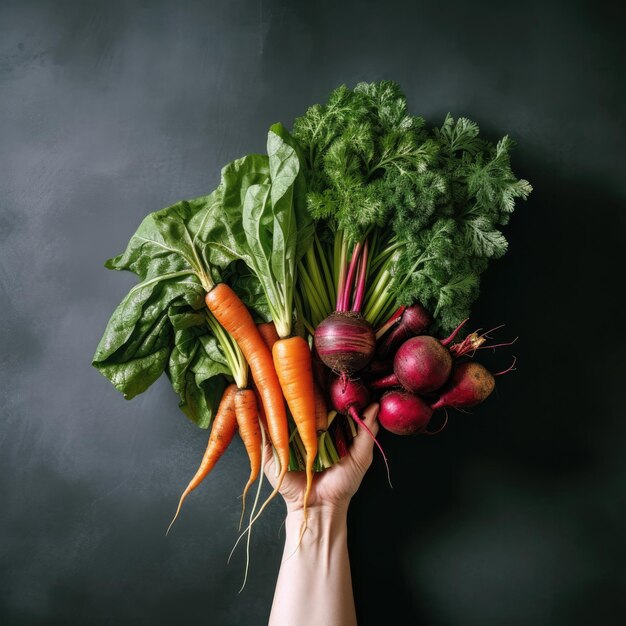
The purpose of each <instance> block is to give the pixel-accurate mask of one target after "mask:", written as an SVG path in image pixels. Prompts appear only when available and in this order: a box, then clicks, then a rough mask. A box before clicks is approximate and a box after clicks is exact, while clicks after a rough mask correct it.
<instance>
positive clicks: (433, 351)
mask: <svg viewBox="0 0 626 626" xmlns="http://www.w3.org/2000/svg"><path fill="white" fill-rule="evenodd" d="M451 371H452V355H451V354H450V350H448V349H447V348H446V347H445V346H443V345H442V342H441V341H439V340H438V339H436V338H435V337H431V336H430V335H418V336H417V337H411V338H410V339H407V340H406V341H405V342H404V343H403V344H402V345H401V346H400V347H399V348H398V351H397V352H396V356H395V357H394V360H393V372H394V373H393V374H390V375H388V376H385V377H383V378H379V379H378V380H376V381H373V382H372V383H371V385H370V386H371V387H372V388H373V389H386V388H387V387H395V386H401V387H404V389H406V390H407V391H412V392H414V393H428V392H430V391H435V390H436V389H439V388H440V387H441V386H442V385H443V384H444V383H445V382H446V380H448V377H449V376H450V373H451Z"/></svg>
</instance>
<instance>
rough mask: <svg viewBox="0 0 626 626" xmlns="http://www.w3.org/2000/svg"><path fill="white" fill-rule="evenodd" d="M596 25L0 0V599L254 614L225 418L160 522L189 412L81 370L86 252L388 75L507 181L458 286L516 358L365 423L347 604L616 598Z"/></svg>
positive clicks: (535, 607)
mask: <svg viewBox="0 0 626 626" xmlns="http://www.w3.org/2000/svg"><path fill="white" fill-rule="evenodd" d="M612 11H613V12H612ZM623 40H624V37H623V33H622V26H621V19H620V16H619V15H618V13H617V12H616V10H615V9H610V8H608V6H607V7H603V6H602V3H598V2H593V3H592V2H588V3H577V2H574V3H573V2H565V1H561V2H550V3H544V2H539V1H536V2H535V1H527V2H523V3H513V2H493V3H489V2H473V3H470V2H456V1H455V2H447V3H441V2H429V3H424V2H410V1H408V0H406V1H404V2H402V1H393V0H388V1H387V2H358V3H357V2H349V3H342V2H337V1H333V2H327V1H324V0H322V1H319V0H318V2H287V1H286V0H260V1H259V2H251V1H246V0H237V1H226V0H224V1H221V2H217V1H207V2H200V1H196V2H193V1H189V2H166V1H147V0H145V1H138V2H123V1H119V0H118V1H112V0H107V1H104V0H102V1H100V0H98V1H91V2H89V1H86V2H81V1H78V0H76V1H58V2H53V1H48V2H44V1H41V2H36V1H32V0H22V1H18V0H15V1H11V0H1V1H0V172H1V174H0V246H1V247H0V290H1V293H2V308H1V313H0V316H1V317H0V319H1V321H0V332H1V334H2V337H1V343H0V346H1V349H0V367H1V372H0V381H1V383H0V384H1V396H0V399H1V415H2V422H1V430H0V487H1V500H0V542H1V543H0V568H1V569H0V621H1V622H2V623H3V624H10V625H11V626H20V625H25V624H28V625H31V624H63V625H68V626H69V625H72V626H73V625H78V624H81V625H82V624H96V625H97V624H115V625H120V626H121V625H127V624H128V625H130V624H133V625H136V624H151V625H154V624H170V623H181V624H190V625H194V626H195V625H197V624H201V623H204V624H212V625H215V626H219V625H226V624H241V625H257V624H263V623H265V622H266V620H267V615H268V612H269V607H270V604H271V598H272V592H273V586H274V581H275V577H276V574H277V571H278V566H279V559H280V552H281V548H282V540H283V537H282V534H281V528H280V524H281V521H282V518H283V514H284V510H283V507H282V504H280V503H278V502H276V503H275V504H274V505H273V506H272V507H271V508H270V510H268V511H267V513H266V514H265V515H264V516H263V517H262V518H261V520H260V521H259V523H258V525H257V526H256V530H255V533H254V536H253V542H252V562H251V569H250V576H249V582H248V585H247V587H246V589H245V590H244V591H243V592H242V593H241V594H238V593H237V591H238V589H239V586H240V583H241V580H242V574H243V560H242V552H241V551H239V552H238V553H237V554H236V556H235V558H234V560H233V561H232V562H231V563H230V565H227V564H226V558H227V555H228V553H229V551H230V548H231V546H232V544H233V541H234V540H235V538H236V536H237V533H236V525H237V521H238V515H239V500H238V499H237V497H236V494H237V493H238V492H239V490H240V488H241V486H242V485H243V482H244V479H245V477H246V463H247V461H246V459H245V453H244V451H243V448H242V446H241V445H240V443H239V441H238V440H236V441H235V443H234V444H233V447H232V449H231V450H230V451H229V453H228V454H227V455H226V456H225V457H224V458H223V460H222V461H221V462H220V464H219V465H218V466H217V468H216V469H215V471H214V473H213V475H212V476H211V477H210V479H209V480H207V481H206V482H205V484H203V485H202V488H201V489H198V490H197V491H196V492H195V493H194V494H193V496H192V497H190V498H189V500H188V501H187V505H186V508H185V509H184V511H183V514H182V516H181V518H180V519H179V521H178V522H177V525H176V527H175V528H174V530H173V532H172V533H171V534H170V535H169V536H168V537H167V538H166V537H165V536H164V531H165V528H166V526H167V523H168V521H169V519H170V517H171V515H172V513H173V510H174V508H175V504H176V501H177V499H178V496H179V493H180V491H181V489H182V487H183V486H184V485H185V484H186V481H187V480H188V478H189V477H190V475H191V474H192V473H193V472H194V470H195V467H196V465H197V463H198V461H199V458H200V456H201V454H202V451H203V449H204V446H205V442H206V432H204V431H200V430H199V429H197V428H196V427H195V426H194V425H193V424H192V423H191V422H189V421H188V420H187V419H186V418H185V417H184V416H183V415H182V414H181V413H180V412H179V411H178V409H177V400H176V398H175V396H174V393H173V391H172V390H171V389H170V387H169V383H168V382H167V380H165V379H162V380H160V381H159V382H158V383H157V384H156V385H155V386H154V387H153V388H151V389H150V390H149V391H148V392H147V393H146V394H144V395H143V396H140V397H138V398H136V399H135V400H133V401H131V402H126V401H124V399H123V398H122V397H121V396H120V395H119V394H118V393H117V392H116V391H115V390H114V388H113V387H112V386H111V384H110V383H109V382H108V381H107V380H105V379H104V378H103V377H102V376H100V375H99V374H98V373H97V372H96V370H94V369H93V368H92V367H91V366H90V361H91V356H92V354H93V351H94V349H95V347H96V344H97V342H98V340H99V337H100V335H101V333H102V331H103V329H104V326H105V324H106V321H107V319H108V317H109V316H110V314H111V312H112V311H113V308H114V307H115V306H116V305H117V303H118V302H119V301H120V300H121V298H122V297H123V295H124V294H125V293H126V291H127V290H128V289H129V287H130V286H131V285H132V284H133V282H134V281H133V277H132V275H122V274H119V273H114V272H109V271H107V270H105V269H104V268H103V265H102V264H103V262H104V260H105V259H107V258H109V257H110V256H112V255H114V254H117V253H119V252H121V251H122V250H123V248H124V246H125V244H126V242H127V240H128V238H129V237H130V235H131V234H132V233H133V232H134V230H135V228H136V227H137V225H138V224H139V222H140V220H141V219H142V218H143V217H144V216H145V215H146V214H147V213H148V212H149V211H153V210H156V209H159V208H162V207H164V206H167V205H169V204H172V203H174V202H175V201H177V200H179V199H182V198H191V197H195V196H198V195H202V194H205V193H207V192H209V191H211V190H212V189H213V188H214V186H215V184H216V182H217V180H218V175H219V170H220V168H221V166H222V165H223V164H225V163H226V162H228V161H229V160H231V159H233V158H235V157H238V156H241V155H243V154H246V153H250V152H254V151H260V150H263V149H264V144H265V136H266V130H267V128H268V126H269V125H270V124H271V123H273V122H275V121H282V122H283V123H285V124H286V125H287V126H289V125H290V124H291V123H292V122H293V119H294V117H296V116H298V115H300V114H302V113H303V111H304V110H305V109H306V107H307V106H309V105H310V104H313V103H315V102H321V101H323V100H324V99H325V98H326V97H327V95H328V93H329V91H330V90H331V89H332V88H333V87H335V86H337V85H338V84H340V83H346V84H348V85H350V86H353V85H354V84H355V83H356V82H358V81H360V80H379V79H393V80H396V81H398V82H399V83H400V84H401V85H402V87H403V88H404V90H405V92H406V94H407V96H408V100H409V105H410V108H411V111H412V112H413V113H415V114H420V115H423V116H425V117H426V118H427V119H428V120H429V121H431V122H434V123H437V122H440V121H441V120H442V119H443V117H444V115H445V114H446V112H448V111H450V112H451V113H452V114H454V115H457V116H460V115H467V116H469V117H471V118H472V119H475V120H476V121H477V122H479V124H480V125H481V127H482V129H483V130H484V132H485V133H486V134H487V135H488V136H489V137H491V138H492V139H497V138H498V137H500V136H501V135H502V134H504V133H509V134H510V135H511V136H512V137H513V138H514V139H516V140H517V141H518V142H519V147H518V148H517V149H516V151H515V152H514V155H513V163H514V170H515V172H516V173H517V174H518V175H520V176H523V177H525V178H528V179H529V180H530V181H531V182H532V183H533V185H534V187H535V191H534V193H533V194H532V196H531V198H530V200H529V201H528V202H527V203H525V204H524V203H522V204H520V205H518V209H517V212H516V214H515V215H514V217H513V220H512V222H511V224H510V226H509V227H508V228H507V231H506V234H507V236H508V238H509V240H510V251H509V253H508V255H507V256H506V257H505V258H504V259H502V260H501V261H498V262H495V263H493V264H492V267H491V268H490V269H489V270H488V272H487V274H486V275H485V279H484V282H483V289H482V295H481V298H480V300H479V302H478V303H477V305H476V307H475V310H474V319H475V320H476V323H477V324H478V325H481V326H484V327H489V326H495V325H497V324H499V323H506V325H507V326H506V329H505V331H506V333H509V336H516V335H519V336H520V339H519V341H518V343H517V344H516V346H515V350H514V353H515V354H516V355H517V357H518V359H519V365H518V371H517V372H515V373H514V374H512V375H510V376H508V377H504V378H502V379H499V380H498V391H497V394H496V395H494V396H493V397H492V398H490V399H489V400H488V402H487V403H486V404H485V405H483V406H482V407H480V408H479V409H477V410H475V411H474V412H472V414H471V415H463V414H458V413H457V414H454V415H451V419H450V424H449V426H448V428H447V429H446V430H445V431H444V433H442V434H441V435H440V436H438V437H430V438H428V437H423V438H418V439H410V440H409V439H404V438H399V437H392V436H387V435H386V434H384V433H383V434H382V435H381V439H382V440H383V443H384V444H385V446H386V447H387V452H388V456H389V457H390V462H391V468H392V472H393V476H394V488H393V489H389V488H388V486H387V485H386V476H385V472H384V466H383V465H382V463H381V462H380V459H379V458H378V457H376V459H375V462H374V464H373V466H372V468H371V470H370V472H369V473H368V475H367V476H366V479H365V481H364V484H363V486H362V489H361V490H360V491H359V493H358V494H357V496H356V497H355V499H354V501H353V504H352V506H351V509H350V518H349V524H350V528H349V533H350V539H349V542H350V551H351V559H352V566H353V571H354V575H353V579H354V580H353V582H354V587H355V595H356V602H357V606H358V612H359V620H360V624H361V625H362V626H366V625H374V624H382V623H389V622H391V623H393V624H399V625H403V624H418V623H419V624H421V625H429V626H430V625H450V626H456V625H459V626H461V625H462V626H472V625H474V624H480V625H481V626H487V625H492V624H493V625H501V624H507V625H508V626H517V625H528V624H533V626H544V625H545V626H547V625H550V626H557V625H561V624H563V625H565V624H567V625H568V626H571V625H572V624H591V623H603V624H604V625H605V626H606V625H609V624H618V623H623V622H624V619H625V617H626V611H625V610H624V609H625V608H626V607H625V604H626V601H625V599H624V594H623V589H624V585H625V584H626V575H625V574H624V558H625V557H626V547H625V546H626V541H624V537H623V536H622V535H623V527H624V522H625V521H626V517H625V515H624V509H625V507H626V504H625V499H624V489H625V487H626V481H625V477H626V476H625V474H626V463H625V462H624V454H623V445H624V444H623V441H624V434H625V430H626V427H625V425H624V420H623V419H622V418H623V383H622V382H621V375H622V374H623V371H624V369H623V361H622V359H623V356H622V355H623V339H622V337H623V332H622V326H623V319H622V318H621V316H618V308H617V301H618V295H619V292H620V291H621V289H622V286H621V285H622V283H621V281H622V280H623V277H622V270H623V267H624V262H623V244H624V208H625V206H624V196H625V192H624V185H623V179H624V158H623V155H624V130H625V118H624V77H623V67H624V61H625V58H624V57H625V55H624V51H625V47H624V44H623ZM506 354H510V353H506ZM504 358H505V356H504V355H503V356H502V357H494V359H495V360H494V363H497V364H502V360H504ZM620 540H621V541H620ZM386 620H388V621H386Z"/></svg>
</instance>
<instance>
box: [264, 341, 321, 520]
mask: <svg viewBox="0 0 626 626" xmlns="http://www.w3.org/2000/svg"><path fill="white" fill-rule="evenodd" d="M272 356H273V357H274V366H275V368H276V373H277V374H278V380H279V381H280V386H281V388H282V390H283V395H284V396H285V400H286V401H287V405H288V406H289V410H290V411H291V415H292V417H293V419H294V422H295V423H296V426H297V428H298V434H299V435H300V439H301V440H302V443H303V444H304V449H305V450H306V490H305V492H304V502H303V513H304V524H303V530H304V529H305V528H306V517H307V502H308V500H309V494H310V493H311V486H312V484H313V463H314V461H315V457H316V456H317V431H316V420H315V398H314V393H313V369H312V365H311V350H310V348H309V344H308V343H307V341H306V340H305V339H303V338H302V337H299V336H295V337H289V338H287V339H279V340H278V341H277V342H276V343H275V344H274V347H273V348H272Z"/></svg>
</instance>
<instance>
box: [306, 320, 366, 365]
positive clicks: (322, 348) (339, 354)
mask: <svg viewBox="0 0 626 626" xmlns="http://www.w3.org/2000/svg"><path fill="white" fill-rule="evenodd" d="M313 343H314V346H315V349H316V350H317V353H318V354H319V357H320V359H321V360H322V362H323V363H324V365H326V366H327V367H329V368H330V369H332V370H333V371H335V372H342V373H348V374H349V373H352V372H356V371H358V370H360V369H362V368H363V367H365V366H366V365H367V364H368V363H369V362H370V361H371V360H372V358H373V356H374V352H375V350H376V334H375V333H374V329H373V328H372V326H371V324H370V323H369V322H367V321H366V320H365V318H364V317H363V316H362V315H360V314H358V313H352V312H347V313H343V312H337V311H335V312H334V313H331V314H330V315H329V316H328V317H327V318H326V319H325V320H324V321H323V322H321V324H319V325H318V327H317V328H316V329H315V335H314V336H313Z"/></svg>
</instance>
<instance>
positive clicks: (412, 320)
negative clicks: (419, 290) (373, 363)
mask: <svg viewBox="0 0 626 626" xmlns="http://www.w3.org/2000/svg"><path fill="white" fill-rule="evenodd" d="M432 323H433V318H432V317H431V315H430V313H429V312H428V311H427V310H426V309H425V308H424V307H423V306H422V305H421V304H413V305H411V306H409V307H406V308H405V309H404V311H403V312H402V315H401V316H400V318H399V320H398V321H397V322H396V323H395V324H394V325H393V326H392V327H391V328H390V329H389V330H388V331H387V333H386V334H385V335H383V337H382V339H381V340H380V341H379V342H378V346H377V348H376V356H377V357H378V358H379V359H386V358H388V357H390V356H391V357H392V356H393V354H394V352H395V351H396V349H397V348H398V347H399V346H400V345H401V344H402V343H403V342H404V341H406V340H407V339H408V338H409V337H413V336H415V335H419V334H421V333H423V332H424V331H425V330H426V329H427V328H428V327H429V326H430V325H431V324H432Z"/></svg>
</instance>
